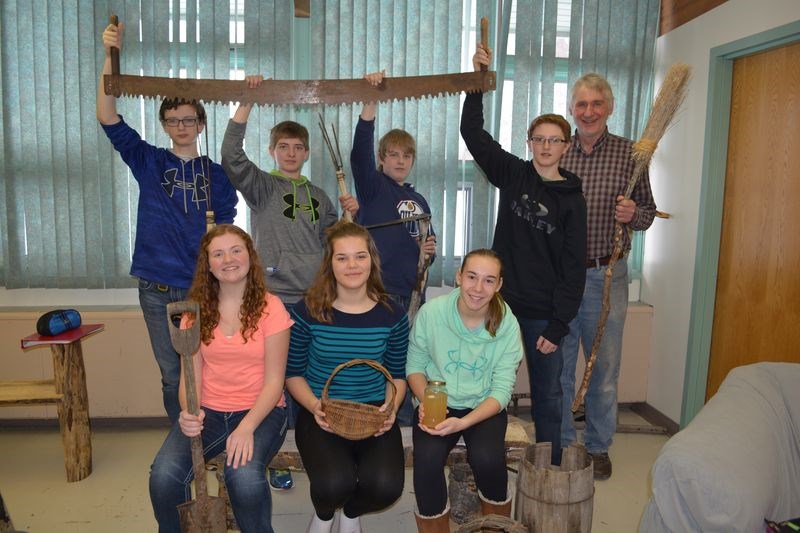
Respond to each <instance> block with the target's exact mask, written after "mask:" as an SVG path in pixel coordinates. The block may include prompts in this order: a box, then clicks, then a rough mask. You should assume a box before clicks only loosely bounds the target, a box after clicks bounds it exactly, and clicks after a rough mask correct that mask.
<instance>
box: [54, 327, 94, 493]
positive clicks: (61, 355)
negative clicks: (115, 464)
mask: <svg viewBox="0 0 800 533" xmlns="http://www.w3.org/2000/svg"><path fill="white" fill-rule="evenodd" d="M50 349H51V351H52V352H53V373H54V380H55V385H56V392H58V393H61V394H63V395H64V399H63V400H62V401H61V402H60V403H59V404H58V424H59V426H60V428H61V442H62V444H63V445H64V466H65V468H66V471H67V481H69V482H74V481H80V480H82V479H84V478H86V477H88V476H89V474H91V473H92V430H91V426H90V422H89V396H88V394H87V392H86V371H85V369H84V366H83V351H82V350H81V342H80V340H78V341H76V342H73V343H70V344H52V345H50Z"/></svg>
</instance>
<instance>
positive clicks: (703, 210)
mask: <svg viewBox="0 0 800 533" xmlns="http://www.w3.org/2000/svg"><path fill="white" fill-rule="evenodd" d="M797 41H800V20H798V21H795V22H791V23H789V24H785V25H783V26H779V27H777V28H773V29H771V30H767V31H764V32H761V33H758V34H755V35H751V36H749V37H745V38H742V39H738V40H736V41H733V42H730V43H728V44H724V45H721V46H717V47H715V48H712V49H711V57H710V64H709V79H708V103H707V106H706V108H707V111H706V132H705V139H704V143H703V146H704V152H703V168H702V185H701V189H700V218H699V222H698V230H697V248H696V255H695V263H694V286H693V289H692V308H691V318H690V323H689V341H688V346H687V350H686V369H685V375H684V380H683V403H682V407H681V427H685V426H686V425H687V424H688V423H689V422H691V420H692V418H694V416H695V415H696V414H697V413H698V411H700V409H701V408H702V407H703V405H704V404H705V396H706V382H707V380H708V363H709V357H710V355H711V332H712V331H711V330H712V326H713V322H714V304H715V300H716V289H717V268H718V264H719V244H720V232H721V229H722V205H723V198H724V194H725V172H726V163H727V158H728V129H729V126H730V107H731V82H732V79H733V61H734V60H735V59H737V58H740V57H745V56H749V55H752V54H755V53H758V52H763V51H765V50H769V49H771V48H776V47H779V46H784V45H787V44H791V43H794V42H797Z"/></svg>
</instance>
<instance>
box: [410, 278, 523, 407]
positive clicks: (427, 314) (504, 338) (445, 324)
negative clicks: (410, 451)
mask: <svg viewBox="0 0 800 533" xmlns="http://www.w3.org/2000/svg"><path fill="white" fill-rule="evenodd" d="M460 295H461V289H458V288H456V289H454V290H453V291H451V292H450V293H449V294H446V295H444V296H439V297H438V298H434V299H433V300H431V301H429V302H428V303H426V304H425V305H423V306H422V307H421V308H420V310H419V313H417V317H416V319H415V320H414V328H413V329H412V330H411V335H410V337H409V339H408V356H407V360H406V375H411V374H416V373H421V374H425V375H426V376H427V378H428V380H433V381H445V382H447V405H448V407H452V408H456V409H474V408H475V407H477V406H478V405H479V404H480V403H481V402H483V401H484V400H485V399H486V398H490V397H491V398H494V399H495V400H497V402H498V403H499V404H500V406H501V407H502V408H505V407H506V405H508V402H509V401H510V400H511V393H512V391H513V390H514V383H515V382H516V378H517V369H518V368H519V363H520V361H521V360H522V354H523V347H522V336H521V335H520V330H519V324H518V323H517V319H516V318H515V317H514V315H513V314H512V313H511V308H510V307H508V305H507V304H503V305H504V306H505V315H504V316H503V321H502V322H501V323H500V327H499V328H498V330H497V335H496V336H494V337H492V336H491V335H490V334H489V332H488V331H487V330H486V328H485V327H481V328H479V329H477V330H470V329H468V328H467V327H466V326H465V325H464V322H463V321H462V320H461V315H459V313H458V308H457V307H456V304H457V303H458V298H459V296H460Z"/></svg>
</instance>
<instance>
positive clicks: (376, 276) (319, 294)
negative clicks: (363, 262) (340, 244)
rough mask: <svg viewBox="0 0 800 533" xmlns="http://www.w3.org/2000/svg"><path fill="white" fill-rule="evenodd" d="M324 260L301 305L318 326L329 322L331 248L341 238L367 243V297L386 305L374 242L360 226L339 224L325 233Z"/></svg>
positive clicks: (332, 295)
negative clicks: (318, 323) (304, 303)
mask: <svg viewBox="0 0 800 533" xmlns="http://www.w3.org/2000/svg"><path fill="white" fill-rule="evenodd" d="M325 235H326V244H325V257H323V259H322V264H320V266H319V270H318V271H317V275H316V277H315V278H314V281H313V282H312V283H311V286H310V287H309V288H308V291H307V292H306V297H305V302H306V308H307V309H308V313H309V314H310V315H311V316H312V317H314V318H315V319H316V320H319V321H320V322H324V323H327V324H330V323H331V322H332V321H333V301H334V300H335V299H336V277H335V276H334V275H333V267H332V263H333V244H334V243H335V242H336V241H337V240H339V239H343V238H345V237H360V238H362V239H364V240H365V241H366V243H367V250H368V251H369V258H370V263H371V267H370V271H369V277H368V278H367V296H369V297H370V299H372V300H375V301H376V302H379V303H382V304H383V305H386V306H388V305H389V297H388V296H387V295H386V289H384V287H383V281H382V280H381V260H380V256H379V255H378V248H377V247H376V246H375V241H373V240H372V236H371V235H370V234H369V231H367V229H366V228H365V227H364V226H360V225H358V224H355V223H354V222H347V221H344V220H340V221H339V222H337V223H336V224H334V225H333V226H331V227H329V228H328V229H327V230H325Z"/></svg>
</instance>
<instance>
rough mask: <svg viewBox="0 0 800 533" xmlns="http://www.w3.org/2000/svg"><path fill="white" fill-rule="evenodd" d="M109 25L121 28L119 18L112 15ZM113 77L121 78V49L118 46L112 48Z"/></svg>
mask: <svg viewBox="0 0 800 533" xmlns="http://www.w3.org/2000/svg"><path fill="white" fill-rule="evenodd" d="M108 23H109V24H113V25H114V26H119V17H117V16H116V15H111V16H110V17H108ZM111 75H112V76H119V48H117V47H116V46H112V47H111Z"/></svg>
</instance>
